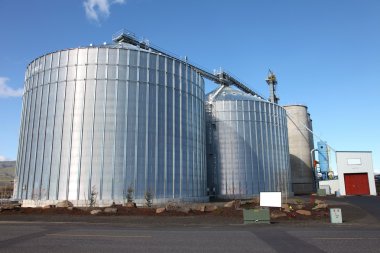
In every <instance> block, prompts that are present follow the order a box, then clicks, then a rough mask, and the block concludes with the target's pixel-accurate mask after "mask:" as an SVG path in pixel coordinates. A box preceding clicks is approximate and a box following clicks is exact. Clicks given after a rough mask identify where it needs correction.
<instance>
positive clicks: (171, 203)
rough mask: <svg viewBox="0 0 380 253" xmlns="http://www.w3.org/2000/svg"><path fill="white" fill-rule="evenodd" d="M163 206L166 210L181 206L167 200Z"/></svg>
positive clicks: (175, 209) (176, 208) (174, 209)
mask: <svg viewBox="0 0 380 253" xmlns="http://www.w3.org/2000/svg"><path fill="white" fill-rule="evenodd" d="M165 208H166V210H167V211H177V210H178V209H180V208H181V206H180V205H179V204H178V203H176V202H169V203H167V204H166V207H165Z"/></svg>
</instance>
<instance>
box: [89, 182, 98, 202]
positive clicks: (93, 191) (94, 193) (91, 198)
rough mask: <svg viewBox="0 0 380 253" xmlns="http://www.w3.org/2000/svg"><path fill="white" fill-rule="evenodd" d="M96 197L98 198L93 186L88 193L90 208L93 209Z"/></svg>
mask: <svg viewBox="0 0 380 253" xmlns="http://www.w3.org/2000/svg"><path fill="white" fill-rule="evenodd" d="M97 196H98V192H97V191H96V186H95V185H93V186H92V188H91V192H90V207H94V206H95V205H96V197H97Z"/></svg>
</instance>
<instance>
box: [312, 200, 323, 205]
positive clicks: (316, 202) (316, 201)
mask: <svg viewBox="0 0 380 253" xmlns="http://www.w3.org/2000/svg"><path fill="white" fill-rule="evenodd" d="M314 203H315V204H317V205H319V204H325V202H324V201H323V200H320V199H316V200H314Z"/></svg>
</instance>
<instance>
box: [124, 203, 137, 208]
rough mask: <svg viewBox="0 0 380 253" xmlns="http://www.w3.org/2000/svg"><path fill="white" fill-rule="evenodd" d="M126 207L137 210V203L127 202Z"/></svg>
mask: <svg viewBox="0 0 380 253" xmlns="http://www.w3.org/2000/svg"><path fill="white" fill-rule="evenodd" d="M125 207H127V208H136V207H137V206H136V203H135V202H127V203H125Z"/></svg>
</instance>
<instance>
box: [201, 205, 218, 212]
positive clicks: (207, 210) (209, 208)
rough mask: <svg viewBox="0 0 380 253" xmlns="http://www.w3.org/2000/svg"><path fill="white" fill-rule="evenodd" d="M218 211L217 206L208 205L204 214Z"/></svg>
mask: <svg viewBox="0 0 380 253" xmlns="http://www.w3.org/2000/svg"><path fill="white" fill-rule="evenodd" d="M217 209H218V207H217V206H215V205H207V206H205V208H204V212H213V211H215V210H217Z"/></svg>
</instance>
